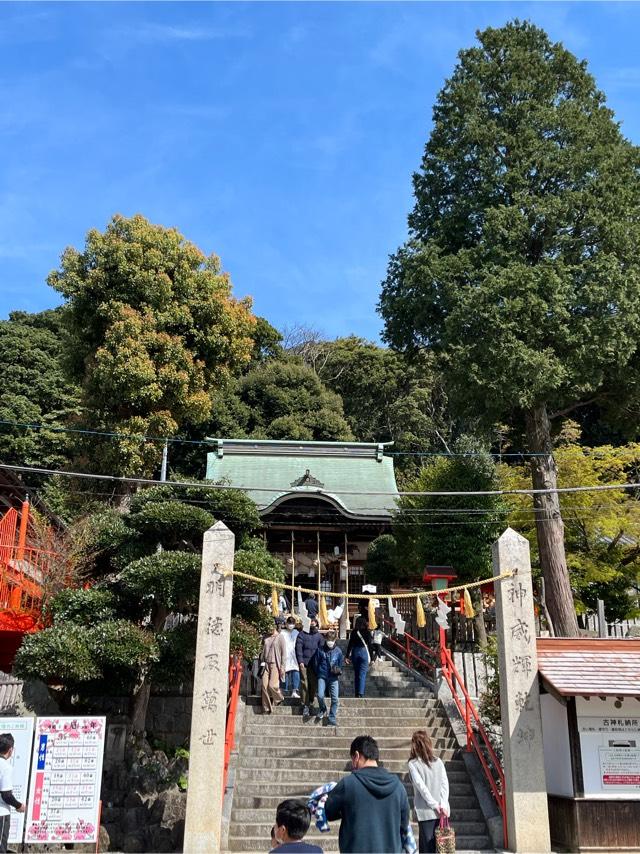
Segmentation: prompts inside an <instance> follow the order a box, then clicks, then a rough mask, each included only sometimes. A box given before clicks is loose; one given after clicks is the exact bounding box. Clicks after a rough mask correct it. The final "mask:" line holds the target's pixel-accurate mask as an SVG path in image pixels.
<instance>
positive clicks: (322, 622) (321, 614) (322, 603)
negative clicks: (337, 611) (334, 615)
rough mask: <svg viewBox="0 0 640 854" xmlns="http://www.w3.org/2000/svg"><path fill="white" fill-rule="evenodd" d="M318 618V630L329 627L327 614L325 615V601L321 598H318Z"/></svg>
mask: <svg viewBox="0 0 640 854" xmlns="http://www.w3.org/2000/svg"><path fill="white" fill-rule="evenodd" d="M318 616H319V617H320V628H321V629H326V627H327V626H328V625H329V614H328V613H327V600H326V598H325V597H324V595H323V596H321V597H320V605H319V606H318Z"/></svg>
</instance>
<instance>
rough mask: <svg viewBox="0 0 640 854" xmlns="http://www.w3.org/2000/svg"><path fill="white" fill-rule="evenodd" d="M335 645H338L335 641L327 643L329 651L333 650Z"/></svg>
mask: <svg viewBox="0 0 640 854" xmlns="http://www.w3.org/2000/svg"><path fill="white" fill-rule="evenodd" d="M335 645H336V642H335V641H327V646H328V647H329V649H333V648H334V646H335Z"/></svg>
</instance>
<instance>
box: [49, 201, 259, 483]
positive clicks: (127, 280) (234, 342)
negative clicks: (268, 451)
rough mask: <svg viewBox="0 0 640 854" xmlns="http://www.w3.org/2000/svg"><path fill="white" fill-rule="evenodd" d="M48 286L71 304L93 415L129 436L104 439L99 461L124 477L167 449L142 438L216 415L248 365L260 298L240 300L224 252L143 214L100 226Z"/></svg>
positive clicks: (77, 371) (97, 450)
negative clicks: (223, 392) (207, 249)
mask: <svg viewBox="0 0 640 854" xmlns="http://www.w3.org/2000/svg"><path fill="white" fill-rule="evenodd" d="M48 281H49V284H50V285H51V286H52V287H54V288H55V289H56V290H57V291H60V293H62V294H63V296H64V297H65V298H66V300H67V302H66V306H65V314H66V317H67V320H68V324H69V330H70V335H71V344H72V350H71V353H70V363H71V365H70V366H71V368H72V373H73V375H74V376H75V377H76V378H77V380H78V382H79V384H80V385H81V388H82V398H83V400H82V402H83V405H84V407H85V409H86V412H87V422H88V423H89V425H90V426H91V427H98V428H101V429H107V430H110V431H113V432H115V433H119V434H124V435H126V436H127V438H120V439H118V440H117V441H112V442H106V443H101V444H99V445H98V444H96V443H93V444H92V445H91V447H90V449H89V451H88V456H89V459H91V460H92V461H93V463H94V464H95V465H97V466H101V467H103V470H104V469H106V468H110V469H111V470H112V471H114V472H116V473H118V474H123V475H127V474H136V475H137V474H147V475H149V474H151V473H152V472H153V470H154V468H155V467H157V466H158V464H159V460H160V455H161V450H162V449H161V445H160V443H158V442H143V441H141V440H140V438H139V437H140V436H142V435H145V434H146V435H152V436H160V437H165V436H167V437H170V436H174V435H175V434H176V433H177V432H178V431H179V430H181V429H184V428H186V427H188V426H189V425H197V424H202V423H204V422H206V421H207V419H208V418H209V417H210V415H211V407H212V403H211V395H212V393H213V392H214V391H215V390H218V389H221V388H224V386H225V383H226V382H228V380H229V379H230V378H231V377H233V376H234V375H235V374H236V373H237V372H238V371H239V370H240V368H241V367H242V366H243V365H245V364H246V363H248V362H249V360H250V358H251V355H252V351H253V348H254V339H253V332H254V327H255V324H256V319H255V317H254V316H253V314H252V313H251V310H250V308H251V304H250V301H249V300H236V299H234V298H233V297H232V295H231V281H230V279H229V276H228V275H227V274H226V273H223V272H222V270H221V268H220V261H219V259H218V258H217V257H216V256H215V255H209V256H206V255H204V254H203V253H202V252H201V251H200V250H199V249H198V248H197V247H196V246H194V245H193V244H192V243H189V242H188V241H187V240H185V238H184V237H183V236H182V235H181V234H180V233H179V232H178V231H176V230H175V229H173V228H163V227H162V226H158V225H152V224H151V223H150V222H148V220H146V219H145V218H144V217H143V216H139V215H136V216H133V217H131V218H130V219H127V218H126V217H123V216H115V217H113V219H112V220H111V222H110V223H109V225H108V226H107V228H106V230H105V231H104V232H99V231H97V230H95V229H94V230H92V231H90V232H89V233H88V234H87V239H86V243H85V247H84V250H83V251H81V252H80V251H78V250H76V249H72V248H68V249H66V250H65V252H64V254H63V255H62V263H61V266H60V269H59V270H55V271H54V272H52V273H51V274H50V276H49V279H48ZM127 434H128V435H127ZM129 435H130V436H131V438H129V437H128V436H129Z"/></svg>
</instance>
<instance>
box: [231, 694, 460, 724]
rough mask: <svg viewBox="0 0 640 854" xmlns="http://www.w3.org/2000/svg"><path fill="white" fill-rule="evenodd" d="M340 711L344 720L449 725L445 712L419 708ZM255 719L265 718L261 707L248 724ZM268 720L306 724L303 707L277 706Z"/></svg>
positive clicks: (315, 708)
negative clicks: (420, 722)
mask: <svg viewBox="0 0 640 854" xmlns="http://www.w3.org/2000/svg"><path fill="white" fill-rule="evenodd" d="M327 702H329V698H327V700H325V703H327ZM312 708H313V710H314V713H315V711H316V710H317V708H318V704H317V703H314V704H313V706H312ZM339 711H340V715H341V716H342V717H343V718H345V719H347V718H348V719H350V720H362V719H365V718H366V719H367V720H370V721H375V720H378V721H399V722H402V721H415V720H419V721H422V722H423V725H424V726H427V725H429V724H432V725H438V724H439V725H440V726H444V725H445V723H447V724H448V719H447V717H446V715H445V714H444V712H442V713H440V714H439V713H438V711H437V710H436V709H421V708H419V707H418V706H408V707H404V706H400V707H399V708H397V709H389V708H387V707H385V706H380V707H379V708H371V707H369V706H365V707H363V708H362V709H358V708H354V706H343V705H342V703H340V706H339ZM307 717H308V715H307ZM254 718H255V719H256V721H257V720H259V719H262V718H263V714H262V709H261V708H260V707H259V706H254V707H253V709H252V711H250V712H249V713H248V714H247V722H248V723H249V722H251V721H252V720H253V719H254ZM267 718H268V719H269V720H270V721H274V720H275V721H278V723H295V724H296V725H299V724H303V723H305V721H304V720H303V714H302V706H297V707H295V706H293V707H292V706H289V707H287V708H284V709H282V708H280V707H279V706H276V707H275V708H274V710H273V711H272V712H271V714H270V715H265V716H264V719H265V720H266V719H267Z"/></svg>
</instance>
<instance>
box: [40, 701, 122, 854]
mask: <svg viewBox="0 0 640 854" xmlns="http://www.w3.org/2000/svg"><path fill="white" fill-rule="evenodd" d="M105 723H106V719H105V718H103V717H77V718H74V717H48V718H37V720H36V733H35V739H34V743H33V759H32V764H31V785H30V787H29V801H28V805H27V820H26V832H25V842H40V843H43V842H96V841H97V838H98V830H99V827H98V822H99V820H100V816H99V810H100V785H101V781H102V759H103V754H104V741H105V729H106V727H105Z"/></svg>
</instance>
